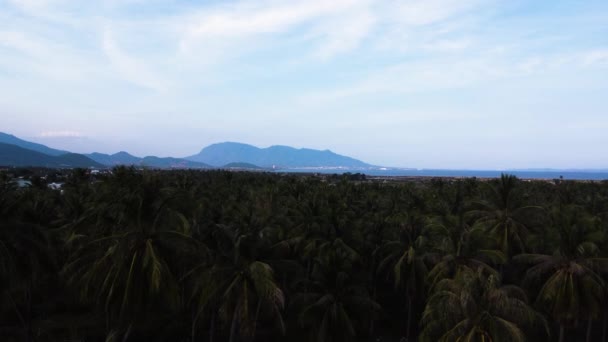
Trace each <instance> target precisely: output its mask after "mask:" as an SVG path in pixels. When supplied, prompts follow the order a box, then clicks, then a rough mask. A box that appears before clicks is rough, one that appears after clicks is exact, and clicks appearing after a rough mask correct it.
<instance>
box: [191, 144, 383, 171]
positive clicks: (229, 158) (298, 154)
mask: <svg viewBox="0 0 608 342" xmlns="http://www.w3.org/2000/svg"><path fill="white" fill-rule="evenodd" d="M185 159H188V160H192V161H197V162H202V163H206V164H210V165H214V166H220V165H227V164H231V163H247V164H253V165H257V166H261V167H281V168H298V167H345V168H367V167H372V165H370V164H367V163H364V162H362V161H360V160H357V159H354V158H351V157H347V156H343V155H339V154H336V153H334V152H332V151H330V150H324V151H320V150H313V149H308V148H302V149H296V148H293V147H289V146H270V147H267V148H258V147H255V146H253V145H248V144H242V143H235V142H224V143H218V144H213V145H209V146H207V147H205V148H203V149H202V150H201V152H199V153H198V154H195V155H193V156H189V157H186V158H185Z"/></svg>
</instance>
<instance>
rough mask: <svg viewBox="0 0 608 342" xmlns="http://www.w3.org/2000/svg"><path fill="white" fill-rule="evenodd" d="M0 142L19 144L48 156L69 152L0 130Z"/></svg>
mask: <svg viewBox="0 0 608 342" xmlns="http://www.w3.org/2000/svg"><path fill="white" fill-rule="evenodd" d="M0 143H3V144H10V145H15V146H19V147H22V148H25V149H28V150H31V151H36V152H40V153H44V154H47V155H49V156H60V155H62V154H66V153H69V152H68V151H61V150H56V149H54V148H50V147H48V146H45V145H42V144H37V143H33V142H31V141H25V140H23V139H19V138H17V137H16V136H14V135H12V134H6V133H2V132H0Z"/></svg>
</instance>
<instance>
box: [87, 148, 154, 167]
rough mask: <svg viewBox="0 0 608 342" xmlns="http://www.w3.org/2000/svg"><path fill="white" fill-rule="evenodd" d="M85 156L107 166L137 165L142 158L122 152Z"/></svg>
mask: <svg viewBox="0 0 608 342" xmlns="http://www.w3.org/2000/svg"><path fill="white" fill-rule="evenodd" d="M86 156H87V157H89V158H91V159H93V160H94V161H96V162H98V163H100V164H104V165H108V166H116V165H138V164H139V163H141V161H142V158H139V157H135V156H133V155H130V154H129V153H127V152H124V151H121V152H118V153H114V154H104V153H97V152H95V153H91V154H86Z"/></svg>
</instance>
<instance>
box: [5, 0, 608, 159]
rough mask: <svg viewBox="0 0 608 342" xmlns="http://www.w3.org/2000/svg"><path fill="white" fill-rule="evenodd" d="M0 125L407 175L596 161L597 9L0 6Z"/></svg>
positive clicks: (132, 3) (295, 0) (55, 139)
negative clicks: (276, 148) (349, 164)
mask: <svg viewBox="0 0 608 342" xmlns="http://www.w3.org/2000/svg"><path fill="white" fill-rule="evenodd" d="M0 131H2V132H6V133H11V134H14V135H16V136H18V137H21V138H24V139H28V140H32V141H36V142H40V143H44V144H46V145H49V146H51V147H55V148H61V149H67V150H70V151H74V152H80V153H88V152H93V151H97V152H104V153H114V152H118V151H121V150H126V151H129V152H130V153H133V154H135V155H139V156H145V155H157V156H175V157H183V156H188V155H192V154H195V153H197V152H198V151H199V150H200V149H201V148H203V147H204V146H207V145H209V144H212V143H217V142H223V141H238V142H244V143H249V144H252V145H255V146H258V147H267V146H271V145H289V146H293V147H298V148H300V147H307V148H315V149H330V150H332V151H334V152H336V153H340V154H344V155H348V156H351V157H355V158H358V159H361V160H363V161H366V162H368V163H371V164H375V165H386V166H399V167H415V168H459V169H509V168H608V158H607V155H608V154H607V151H606V147H607V146H608V1H606V0H584V1H581V0H571V1H566V0H502V1H501V0H400V1H394V0H376V1H372V0H331V1H329V0H304V1H300V0H289V1H277V0H254V1H250V0H226V1H217V0H206V1H193V0H190V1H172V0H145V1H144V0H98V1H94V0H90V1H88V0H87V1H81V0H0Z"/></svg>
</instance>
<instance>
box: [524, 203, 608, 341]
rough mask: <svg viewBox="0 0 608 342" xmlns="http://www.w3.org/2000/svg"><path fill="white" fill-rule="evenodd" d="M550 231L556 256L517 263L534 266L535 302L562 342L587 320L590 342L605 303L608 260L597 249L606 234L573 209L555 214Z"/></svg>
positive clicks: (530, 275) (530, 256)
mask: <svg viewBox="0 0 608 342" xmlns="http://www.w3.org/2000/svg"><path fill="white" fill-rule="evenodd" d="M549 231H552V232H556V233H557V235H558V238H559V240H558V246H557V248H556V250H555V251H554V253H553V254H521V255H518V256H516V257H515V261H517V262H521V263H526V264H530V265H531V267H530V268H529V269H528V270H527V272H526V281H527V282H528V283H530V284H534V283H538V282H541V283H542V287H541V289H540V291H539V293H538V296H537V300H536V302H537V305H538V306H539V307H540V308H542V309H544V310H546V312H547V313H549V314H550V315H551V317H553V318H554V319H555V321H556V322H558V323H559V341H560V342H561V341H564V338H565V329H566V327H568V326H574V325H576V324H577V323H578V321H579V320H587V322H588V326H587V341H590V339H591V335H590V334H591V323H592V321H593V320H595V319H598V318H599V316H600V315H601V314H602V309H603V303H605V299H606V285H605V282H604V280H603V279H602V276H601V275H602V273H603V272H606V271H608V258H602V257H601V256H600V250H599V247H598V245H599V244H600V243H601V242H602V241H603V240H605V233H604V232H603V231H602V230H599V229H598V226H597V222H594V219H593V218H591V217H589V216H588V215H587V214H586V213H585V212H584V211H583V210H582V209H581V208H580V207H577V206H573V205H570V206H568V207H563V208H562V209H561V210H557V209H556V210H554V211H553V213H552V225H551V229H550V230H549Z"/></svg>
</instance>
